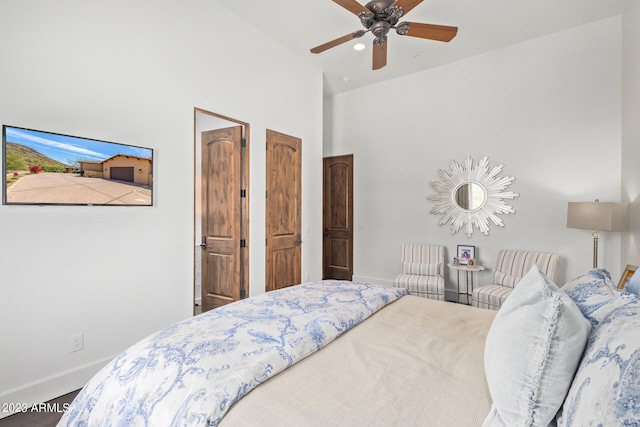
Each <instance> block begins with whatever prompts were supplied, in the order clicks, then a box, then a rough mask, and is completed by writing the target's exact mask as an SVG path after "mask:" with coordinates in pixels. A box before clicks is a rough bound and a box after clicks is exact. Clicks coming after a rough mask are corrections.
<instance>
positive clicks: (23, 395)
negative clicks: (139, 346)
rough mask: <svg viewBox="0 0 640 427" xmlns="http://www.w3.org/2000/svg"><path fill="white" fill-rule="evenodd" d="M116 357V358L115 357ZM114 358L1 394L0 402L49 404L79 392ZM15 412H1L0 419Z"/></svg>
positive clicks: (29, 405)
mask: <svg viewBox="0 0 640 427" xmlns="http://www.w3.org/2000/svg"><path fill="white" fill-rule="evenodd" d="M114 357H115V356H114ZM112 359H113V357H108V358H106V359H102V360H99V361H97V362H93V363H90V364H87V365H84V366H80V367H79V368H76V369H72V370H69V371H65V372H62V373H60V374H58V375H54V376H51V377H48V378H44V379H42V380H40V381H34V382H32V383H29V384H26V385H24V386H22V387H19V388H14V389H12V390H8V391H6V392H4V393H1V394H0V402H5V403H14V404H25V405H27V406H28V407H31V406H33V405H37V404H40V403H44V402H47V401H49V400H51V399H55V398H56V397H60V396H62V395H65V394H67V393H71V392H72V391H75V390H78V389H80V388H82V387H84V385H85V384H86V383H87V381H89V380H90V379H91V377H93V376H94V375H95V374H97V373H98V371H99V370H100V369H102V368H103V367H104V366H105V365H106V364H107V363H108V362H110V361H111V360H112ZM14 413H15V412H0V419H2V418H5V417H8V416H9V415H13V414H14Z"/></svg>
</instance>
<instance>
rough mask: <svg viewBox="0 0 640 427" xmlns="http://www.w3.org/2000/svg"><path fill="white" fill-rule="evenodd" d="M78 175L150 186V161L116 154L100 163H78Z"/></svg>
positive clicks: (151, 179)
mask: <svg viewBox="0 0 640 427" xmlns="http://www.w3.org/2000/svg"><path fill="white" fill-rule="evenodd" d="M78 163H80V173H81V174H82V175H83V176H86V177H93V178H103V179H112V180H116V181H127V182H133V183H135V184H140V185H148V186H151V183H152V182H153V177H152V165H151V159H150V158H148V157H137V156H128V155H125V154H116V155H115V156H112V157H109V158H108V159H106V160H103V161H101V162H90V161H79V162H78Z"/></svg>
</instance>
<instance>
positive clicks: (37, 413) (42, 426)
mask: <svg viewBox="0 0 640 427" xmlns="http://www.w3.org/2000/svg"><path fill="white" fill-rule="evenodd" d="M79 391H80V390H76V391H72V392H71V393H69V394H65V395H64V396H60V397H58V398H55V399H52V400H50V401H48V402H47V403H48V405H46V406H45V405H42V408H40V407H37V408H36V409H37V410H34V411H31V410H27V412H20V413H17V414H13V415H11V416H9V417H6V418H2V419H0V427H55V425H56V424H58V421H60V418H62V414H63V408H64V404H65V403H71V401H72V400H73V398H74V397H76V395H77V394H78V392H79ZM47 408H49V409H52V408H53V409H55V408H60V411H59V412H47V411H46V409H47Z"/></svg>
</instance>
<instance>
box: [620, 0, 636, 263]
mask: <svg viewBox="0 0 640 427" xmlns="http://www.w3.org/2000/svg"><path fill="white" fill-rule="evenodd" d="M622 29H623V33H622V34H623V42H622V200H623V201H625V202H630V203H631V230H630V232H629V233H624V235H623V240H622V264H623V265H626V264H632V265H640V167H638V163H639V160H640V121H639V120H638V117H640V2H638V1H633V0H629V1H628V2H627V9H626V10H625V13H624V15H623V20H622Z"/></svg>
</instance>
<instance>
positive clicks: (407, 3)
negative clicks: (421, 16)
mask: <svg viewBox="0 0 640 427" xmlns="http://www.w3.org/2000/svg"><path fill="white" fill-rule="evenodd" d="M423 1H424V0H398V1H397V2H395V3H394V4H393V5H394V6H398V7H401V8H402V10H403V11H404V14H405V15H406V14H407V13H409V11H411V9H413V8H414V7H416V6H417V5H419V4H420V3H422V2H423Z"/></svg>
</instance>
